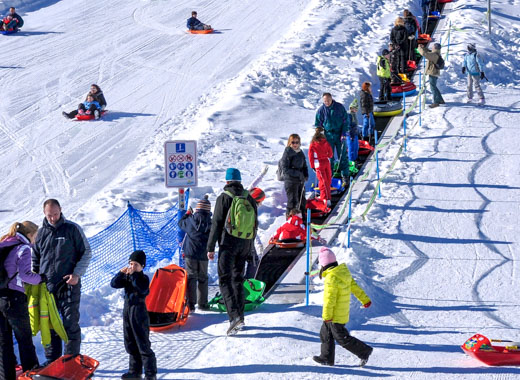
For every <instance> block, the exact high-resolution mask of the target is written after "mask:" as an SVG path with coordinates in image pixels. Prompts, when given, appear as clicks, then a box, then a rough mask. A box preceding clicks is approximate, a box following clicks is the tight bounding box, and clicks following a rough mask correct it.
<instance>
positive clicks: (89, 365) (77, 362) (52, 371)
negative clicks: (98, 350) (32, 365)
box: [18, 354, 99, 380]
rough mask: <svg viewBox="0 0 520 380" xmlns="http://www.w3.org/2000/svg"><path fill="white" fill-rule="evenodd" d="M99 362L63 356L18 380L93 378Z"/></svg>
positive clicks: (84, 356)
mask: <svg viewBox="0 0 520 380" xmlns="http://www.w3.org/2000/svg"><path fill="white" fill-rule="evenodd" d="M98 366H99V362H98V361H97V360H96V359H93V358H91V357H89V356H87V355H81V354H79V355H63V356H62V357H60V358H58V359H56V360H55V361H53V362H52V363H50V364H49V365H47V366H45V367H43V368H39V369H32V370H29V371H26V372H24V373H23V374H22V375H20V376H18V380H86V379H91V378H92V377H93V376H94V372H95V371H96V368H97V367H98Z"/></svg>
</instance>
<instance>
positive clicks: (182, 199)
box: [177, 187, 186, 268]
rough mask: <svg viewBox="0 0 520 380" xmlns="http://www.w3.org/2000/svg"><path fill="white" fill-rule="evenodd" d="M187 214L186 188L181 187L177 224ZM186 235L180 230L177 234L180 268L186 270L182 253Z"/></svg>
mask: <svg viewBox="0 0 520 380" xmlns="http://www.w3.org/2000/svg"><path fill="white" fill-rule="evenodd" d="M184 214H186V196H185V193H184V188H183V187H179V203H178V210H177V222H178V221H179V220H181V218H182V217H183V216H184ZM185 235H186V233H185V232H184V231H183V230H181V229H180V228H179V231H178V232H177V241H178V243H179V266H180V267H181V268H184V257H182V256H183V252H182V246H183V244H182V243H183V241H184V236H185Z"/></svg>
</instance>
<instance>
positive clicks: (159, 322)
mask: <svg viewBox="0 0 520 380" xmlns="http://www.w3.org/2000/svg"><path fill="white" fill-rule="evenodd" d="M187 287H188V273H187V272H186V271H185V270H184V269H183V268H181V267H180V266H178V265H175V264H171V265H168V266H166V267H164V268H159V269H157V270H156V271H155V274H154V275H153V278H152V281H151V282H150V294H148V297H146V301H145V302H146V309H147V310H148V316H149V317H150V330H152V331H156V332H158V331H164V330H168V329H171V328H172V327H174V326H181V325H184V324H185V323H186V321H187V320H188V314H189V308H188V298H187Z"/></svg>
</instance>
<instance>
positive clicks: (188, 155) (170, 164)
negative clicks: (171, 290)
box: [164, 140, 198, 268]
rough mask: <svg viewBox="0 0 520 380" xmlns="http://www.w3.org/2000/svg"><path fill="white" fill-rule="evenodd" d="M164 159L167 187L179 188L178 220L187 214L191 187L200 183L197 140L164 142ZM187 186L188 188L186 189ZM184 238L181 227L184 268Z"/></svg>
mask: <svg viewBox="0 0 520 380" xmlns="http://www.w3.org/2000/svg"><path fill="white" fill-rule="evenodd" d="M164 161H165V185H166V187H174V188H175V187H176V188H178V189H179V193H178V196H179V198H178V212H177V220H180V219H181V218H182V217H183V216H184V214H186V206H187V199H188V197H189V187H192V186H197V183H198V165H197V142H196V141H192V140H178V141H166V142H165V143H164ZM185 188H188V190H187V191H185ZM184 238H185V233H184V231H182V230H181V229H179V232H178V237H177V240H178V244H179V266H180V267H182V268H184V257H183V254H184V252H183V243H184Z"/></svg>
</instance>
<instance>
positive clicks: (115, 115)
mask: <svg viewBox="0 0 520 380" xmlns="http://www.w3.org/2000/svg"><path fill="white" fill-rule="evenodd" d="M137 116H155V114H153V113H139V112H121V111H112V110H110V111H108V112H107V113H106V115H104V116H103V120H106V121H114V120H118V119H122V118H126V117H137Z"/></svg>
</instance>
